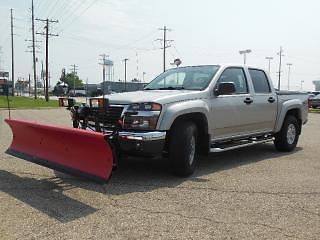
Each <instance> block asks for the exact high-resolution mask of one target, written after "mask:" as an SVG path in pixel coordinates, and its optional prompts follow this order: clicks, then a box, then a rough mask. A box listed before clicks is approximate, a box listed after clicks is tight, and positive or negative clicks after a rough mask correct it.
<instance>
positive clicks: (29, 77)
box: [28, 73, 31, 97]
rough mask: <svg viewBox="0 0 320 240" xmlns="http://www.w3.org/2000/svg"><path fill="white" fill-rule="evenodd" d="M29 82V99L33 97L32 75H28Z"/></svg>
mask: <svg viewBox="0 0 320 240" xmlns="http://www.w3.org/2000/svg"><path fill="white" fill-rule="evenodd" d="M28 80H29V97H30V96H31V76H30V73H29V75H28Z"/></svg>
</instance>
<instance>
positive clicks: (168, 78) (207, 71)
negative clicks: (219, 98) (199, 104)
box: [144, 66, 219, 90]
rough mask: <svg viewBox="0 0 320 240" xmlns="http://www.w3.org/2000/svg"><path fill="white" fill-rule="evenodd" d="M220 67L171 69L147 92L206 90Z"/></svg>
mask: <svg viewBox="0 0 320 240" xmlns="http://www.w3.org/2000/svg"><path fill="white" fill-rule="evenodd" d="M218 69H219V66H197V67H183V68H173V69H170V70H168V71H166V72H164V73H162V74H160V75H159V76H158V77H156V78H155V79H154V80H153V81H152V82H150V83H149V84H148V85H147V86H146V87H145V88H144V89H145V90H164V89H169V90H171V89H172V90H173V89H187V90H203V89H205V88H206V87H207V86H208V85H209V83H210V81H211V80H212V78H213V76H214V75H215V74H216V72H217V71H218Z"/></svg>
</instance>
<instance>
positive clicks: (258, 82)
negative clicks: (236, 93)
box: [249, 69, 271, 93]
mask: <svg viewBox="0 0 320 240" xmlns="http://www.w3.org/2000/svg"><path fill="white" fill-rule="evenodd" d="M249 73H250V76H251V79H252V84H253V88H254V91H255V92H256V93H270V92H271V88H270V85H269V81H268V78H267V76H266V74H265V72H264V71H262V70H258V69H249Z"/></svg>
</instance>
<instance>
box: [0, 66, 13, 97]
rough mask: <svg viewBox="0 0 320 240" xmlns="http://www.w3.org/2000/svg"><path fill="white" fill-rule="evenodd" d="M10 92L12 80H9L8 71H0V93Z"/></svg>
mask: <svg viewBox="0 0 320 240" xmlns="http://www.w3.org/2000/svg"><path fill="white" fill-rule="evenodd" d="M7 94H9V95H11V94H12V81H9V72H4V71H0V95H7Z"/></svg>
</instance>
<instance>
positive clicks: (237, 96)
mask: <svg viewBox="0 0 320 240" xmlns="http://www.w3.org/2000/svg"><path fill="white" fill-rule="evenodd" d="M222 82H232V83H234V85H235V88H236V92H235V93H234V94H231V95H220V96H217V97H212V99H211V103H210V108H211V109H210V121H211V126H212V127H211V131H210V132H211V136H212V137H213V139H214V140H219V139H223V138H229V137H233V136H239V135H244V134H249V133H252V132H253V131H254V129H255V126H254V121H253V119H252V117H253V116H254V115H255V113H254V111H255V108H254V102H253V98H252V95H251V94H250V91H249V86H248V81H247V78H246V75H245V72H244V69H243V68H241V67H229V68H226V69H225V70H224V71H223V73H222V74H221V76H220V78H219V79H218V81H217V83H216V86H217V85H218V84H219V83H222Z"/></svg>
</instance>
